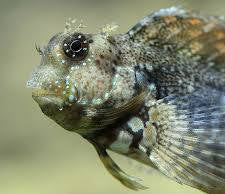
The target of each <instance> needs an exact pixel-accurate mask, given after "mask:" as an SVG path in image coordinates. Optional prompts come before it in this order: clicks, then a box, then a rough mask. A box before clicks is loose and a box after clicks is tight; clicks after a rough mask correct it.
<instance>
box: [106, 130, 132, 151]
mask: <svg viewBox="0 0 225 194" xmlns="http://www.w3.org/2000/svg"><path fill="white" fill-rule="evenodd" d="M131 143H132V136H131V135H130V134H129V133H128V132H126V131H120V133H119V135H118V137H117V139H116V140H115V141H114V142H113V143H112V144H111V145H110V148H111V149H112V150H113V151H115V152H117V153H124V154H125V153H128V151H129V147H130V144H131Z"/></svg>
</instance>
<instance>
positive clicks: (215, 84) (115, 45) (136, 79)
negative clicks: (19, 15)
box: [27, 7, 225, 194]
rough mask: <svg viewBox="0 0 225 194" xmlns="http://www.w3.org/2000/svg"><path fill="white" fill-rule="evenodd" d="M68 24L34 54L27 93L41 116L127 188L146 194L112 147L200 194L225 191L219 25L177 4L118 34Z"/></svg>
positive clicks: (224, 40) (224, 35)
mask: <svg viewBox="0 0 225 194" xmlns="http://www.w3.org/2000/svg"><path fill="white" fill-rule="evenodd" d="M73 23H74V21H72V20H71V21H70V22H68V23H67V25H66V28H65V31H64V32H61V33H57V34H56V35H54V36H53V37H52V38H51V39H50V41H49V43H48V44H47V46H46V47H43V48H38V49H37V50H38V52H39V53H40V55H41V56H42V59H41V64H40V65H39V66H38V67H37V68H36V69H35V70H34V71H33V73H32V75H31V78H30V80H29V81H28V83H27V86H28V87H30V88H33V93H32V97H33V99H34V100H35V101H36V102H37V103H38V104H39V106H40V108H41V110H42V112H43V113H44V114H45V115H47V116H48V117H50V118H51V119H52V120H54V121H55V122H56V123H58V124H59V125H60V126H62V127H63V128H64V129H66V130H69V131H72V132H76V133H78V134H80V135H81V136H82V137H83V138H84V139H86V140H87V141H88V142H90V143H91V144H92V145H93V146H94V147H95V149H96V151H97V153H98V155H99V157H100V159H101V161H102V163H103V164H104V166H105V167H106V169H107V170H108V171H109V173H111V174H112V176H114V177H115V178H116V179H118V180H119V181H120V182H121V183H122V184H123V185H125V186H126V187H128V188H130V189H133V190H139V189H146V188H147V187H145V186H143V185H142V184H141V183H140V181H139V179H137V178H135V177H132V176H129V175H128V174H126V173H125V172H124V171H123V170H121V169H120V167H119V166H118V165H117V164H116V163H115V162H114V161H113V160H112V158H111V157H110V156H109V154H108V153H107V150H112V151H114V152H117V153H119V154H122V155H124V156H127V157H129V158H132V159H135V160H137V161H139V162H142V163H144V164H147V165H149V166H151V167H153V168H156V169H158V170H159V171H160V172H161V173H162V174H164V175H166V176H168V177H169V178H171V179H173V180H174V181H177V182H178V183H180V184H186V185H189V186H191V187H194V188H197V189H200V190H202V191H204V192H206V193H213V194H215V193H220V192H223V190H225V22H224V20H223V18H222V17H214V16H204V15H201V14H200V13H197V12H194V11H190V10H185V9H182V8H179V7H171V8H167V9H161V10H159V11H157V12H154V13H152V14H150V15H148V16H146V17H145V18H144V19H142V20H141V21H140V22H139V23H138V24H136V25H135V26H134V27H133V28H132V29H130V30H129V31H128V32H127V33H124V34H115V33H114V31H115V29H116V28H117V26H116V25H107V26H106V27H104V28H103V29H102V30H101V32H99V33H97V34H88V33H82V32H81V31H82V26H83V25H79V26H78V27H77V28H75V27H74V25H73Z"/></svg>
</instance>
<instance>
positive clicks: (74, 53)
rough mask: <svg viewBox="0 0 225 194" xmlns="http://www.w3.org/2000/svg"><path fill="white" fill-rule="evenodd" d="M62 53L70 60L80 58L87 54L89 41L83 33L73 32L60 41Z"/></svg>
mask: <svg viewBox="0 0 225 194" xmlns="http://www.w3.org/2000/svg"><path fill="white" fill-rule="evenodd" d="M62 47H63V51H64V54H65V55H66V56H67V57H69V58H70V59H72V60H82V59H84V58H85V57H86V56H87V55H88V51H89V42H88V40H87V39H86V37H85V36H84V35H83V34H80V33H74V34H73V35H70V36H68V37H67V38H65V39H64V41H63V42H62Z"/></svg>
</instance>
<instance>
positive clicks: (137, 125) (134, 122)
mask: <svg viewBox="0 0 225 194" xmlns="http://www.w3.org/2000/svg"><path fill="white" fill-rule="evenodd" d="M127 124H128V126H129V127H130V128H131V130H132V131H133V132H135V133H136V132H138V131H139V130H141V129H144V124H143V121H142V120H141V119H140V118H138V117H132V118H131V119H130V120H129V121H128V122H127Z"/></svg>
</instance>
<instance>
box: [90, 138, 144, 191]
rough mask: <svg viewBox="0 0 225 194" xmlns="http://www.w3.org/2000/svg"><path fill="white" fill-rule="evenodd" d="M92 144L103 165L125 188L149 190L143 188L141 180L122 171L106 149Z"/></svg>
mask: <svg viewBox="0 0 225 194" xmlns="http://www.w3.org/2000/svg"><path fill="white" fill-rule="evenodd" d="M91 143H92V144H93V145H94V147H95V149H96V151H97V153H98V155H99V157H100V159H101V161H102V163H103V164H104V166H105V168H106V169H107V170H108V172H109V173H110V174H111V175H112V176H113V177H115V178H116V179H117V180H118V181H120V182H121V183H122V184H123V185H124V186H126V187H127V188H129V189H132V190H144V189H147V188H148V187H145V186H143V185H142V184H141V183H140V179H138V178H136V177H133V176H130V175H128V174H126V173H125V172H124V171H123V170H121V169H120V167H119V166H118V165H117V164H116V163H115V162H114V161H113V160H112V158H111V157H110V156H109V155H108V153H107V152H106V150H105V149H104V148H102V147H101V146H100V145H98V144H96V143H95V142H91Z"/></svg>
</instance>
